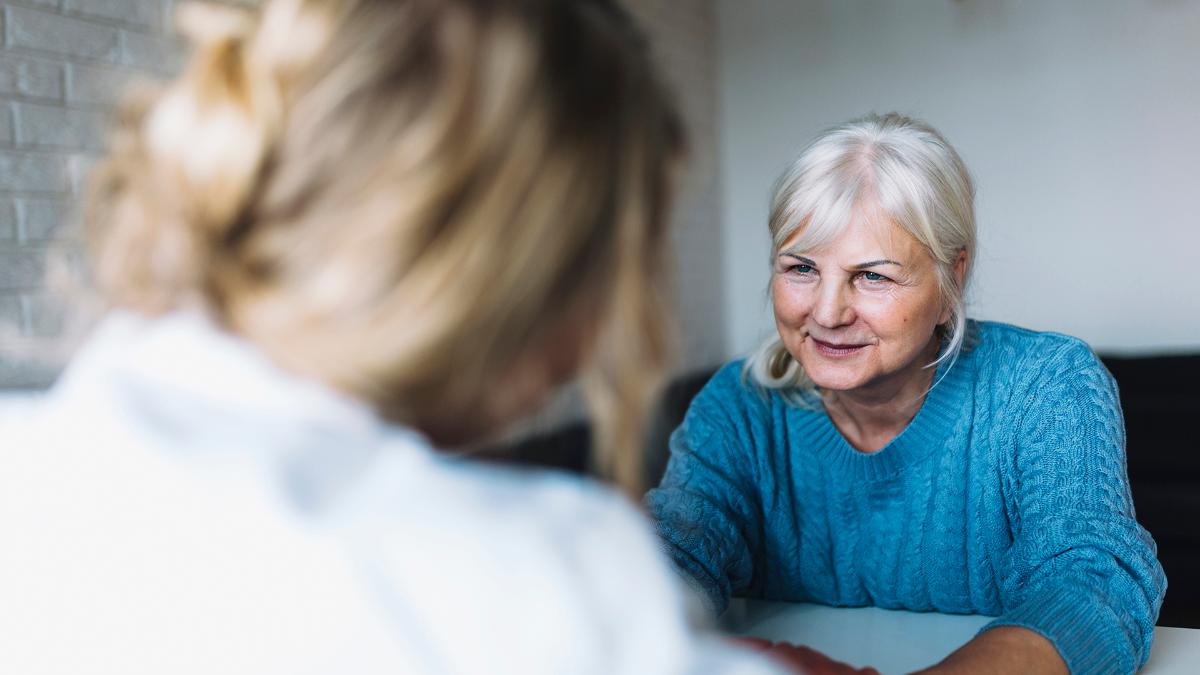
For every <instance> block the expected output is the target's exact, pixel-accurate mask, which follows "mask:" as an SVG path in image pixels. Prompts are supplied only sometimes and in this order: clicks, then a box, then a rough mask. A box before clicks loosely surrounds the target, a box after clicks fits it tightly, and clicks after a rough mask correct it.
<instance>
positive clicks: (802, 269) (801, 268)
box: [791, 264, 813, 274]
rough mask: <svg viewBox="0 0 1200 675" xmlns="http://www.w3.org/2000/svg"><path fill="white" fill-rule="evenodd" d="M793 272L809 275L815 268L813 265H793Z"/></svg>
mask: <svg viewBox="0 0 1200 675" xmlns="http://www.w3.org/2000/svg"><path fill="white" fill-rule="evenodd" d="M791 270H792V271H793V272H798V273H800V274H808V273H810V272H812V271H813V268H812V265H805V264H799V265H792V267H791Z"/></svg>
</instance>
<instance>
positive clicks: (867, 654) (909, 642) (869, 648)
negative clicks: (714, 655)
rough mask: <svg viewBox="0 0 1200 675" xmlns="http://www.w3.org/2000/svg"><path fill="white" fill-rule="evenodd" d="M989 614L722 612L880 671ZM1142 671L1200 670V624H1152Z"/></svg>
mask: <svg viewBox="0 0 1200 675" xmlns="http://www.w3.org/2000/svg"><path fill="white" fill-rule="evenodd" d="M990 620H991V618H990V617H986V616H964V615H955V614H931V613H920V612H898V611H892V610H886V609H877V608H874V607H864V608H838V607H825V606H823V605H807V604H791V603H784V602H765V601H761V600H734V601H733V604H731V605H730V608H729V611H728V613H726V615H725V616H724V617H723V621H724V622H725V624H726V627H727V628H728V629H729V630H730V631H732V632H733V633H735V634H737V635H748V636H754V637H761V638H766V639H768V640H786V641H788V642H792V643H795V644H803V645H808V646H809V647H812V648H813V649H816V650H818V651H821V652H824V653H825V654H827V655H829V656H831V657H833V658H835V659H837V660H838V661H845V662H846V663H849V664H851V665H854V666H859V667H861V666H873V667H874V668H876V669H877V670H878V671H879V672H880V673H883V675H891V674H892V673H909V672H912V671H914V670H918V669H920V668H925V667H927V666H931V665H933V664H934V663H937V662H938V661H940V660H942V659H943V658H944V657H945V656H946V655H948V654H949V653H950V652H952V651H954V650H955V649H958V648H959V647H961V646H962V645H963V644H965V643H966V642H967V641H968V640H970V639H971V638H972V637H974V636H975V634H976V633H977V632H978V631H979V629H980V628H982V627H983V626H984V625H985V624H987V622H988V621H990ZM1141 672H1142V673H1149V674H1151V675H1185V674H1186V675H1196V674H1197V673H1200V630H1195V629H1191V628H1163V627H1158V628H1155V629H1154V647H1153V649H1152V650H1151V652H1150V661H1149V662H1148V663H1146V667H1145V668H1143V669H1142V671H1141Z"/></svg>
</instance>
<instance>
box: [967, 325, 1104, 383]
mask: <svg viewBox="0 0 1200 675" xmlns="http://www.w3.org/2000/svg"><path fill="white" fill-rule="evenodd" d="M966 351H967V353H968V354H972V355H974V357H975V358H981V359H987V360H999V361H1003V362H1005V363H1006V364H1007V365H1008V366H1016V367H1017V371H1022V370H1030V369H1032V370H1037V371H1043V370H1045V369H1046V367H1047V366H1053V365H1056V364H1060V363H1070V364H1072V365H1075V366H1078V365H1082V364H1094V365H1095V366H1096V367H1098V368H1103V366H1102V365H1101V363H1100V359H1099V358H1098V357H1097V356H1096V354H1095V352H1094V351H1092V348H1091V346H1090V345H1089V344H1088V343H1087V342H1086V341H1084V340H1082V339H1080V338H1077V337H1075V336H1072V335H1067V334H1065V333H1059V332H1055V331H1039V330H1033V329H1030V328H1024V327H1021V326H1016V325H1013V324H1009V323H1002V322H999V321H975V320H972V321H971V322H969V325H968V337H967V340H966Z"/></svg>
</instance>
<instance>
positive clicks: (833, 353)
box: [808, 335, 867, 359]
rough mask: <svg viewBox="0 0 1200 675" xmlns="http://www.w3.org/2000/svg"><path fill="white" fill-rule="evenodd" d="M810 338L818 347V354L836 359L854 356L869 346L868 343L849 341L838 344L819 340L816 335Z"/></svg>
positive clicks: (814, 345) (815, 346)
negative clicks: (861, 343) (859, 343)
mask: <svg viewBox="0 0 1200 675" xmlns="http://www.w3.org/2000/svg"><path fill="white" fill-rule="evenodd" d="M808 339H809V340H812V343H813V347H814V348H816V350H817V353H818V354H820V355H822V356H827V357H829V358H834V359H839V358H846V357H848V356H853V355H855V354H857V353H859V352H860V351H862V350H863V348H864V347H866V346H867V345H856V344H849V343H845V344H836V343H833V342H825V341H823V340H818V339H816V338H815V337H812V336H811V335H810V336H809V337H808Z"/></svg>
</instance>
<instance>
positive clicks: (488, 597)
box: [370, 458, 688, 672]
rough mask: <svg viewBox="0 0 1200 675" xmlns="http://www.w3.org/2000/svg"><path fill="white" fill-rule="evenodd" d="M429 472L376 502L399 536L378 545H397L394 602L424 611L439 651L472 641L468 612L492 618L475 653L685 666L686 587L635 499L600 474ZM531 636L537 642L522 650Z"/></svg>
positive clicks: (438, 466)
mask: <svg viewBox="0 0 1200 675" xmlns="http://www.w3.org/2000/svg"><path fill="white" fill-rule="evenodd" d="M410 470H411V467H410ZM419 474H420V475H419V476H416V480H411V479H412V478H413V476H412V475H411V474H410V475H409V476H408V477H407V478H408V479H409V480H405V482H406V484H407V485H409V486H410V489H409V490H408V492H407V494H406V495H403V496H401V497H397V496H394V495H393V496H392V497H388V496H387V495H382V494H381V495H380V498H379V499H380V501H379V502H376V504H379V503H380V502H383V503H385V504H387V505H386V506H384V507H383V508H382V509H380V508H378V507H377V508H376V509H372V510H386V511H389V512H390V513H389V514H388V515H389V517H388V518H386V519H383V520H380V521H378V522H379V523H380V525H381V528H380V530H377V531H373V532H372V533H371V534H370V537H371V538H373V539H375V540H376V541H377V542H387V543H386V544H381V545H377V546H374V547H372V548H373V550H377V551H385V552H386V551H389V550H390V551H392V552H393V553H392V554H387V553H385V555H386V557H387V558H388V560H387V563H388V564H386V565H374V564H373V565H370V567H373V568H374V569H377V570H386V572H385V574H386V577H387V578H386V579H385V580H383V583H384V585H385V586H388V587H390V588H391V593H389V594H388V597H394V598H395V599H396V600H397V601H398V602H399V603H401V604H402V605H403V606H404V608H402V611H408V612H411V611H416V612H417V613H418V614H420V615H421V617H420V618H421V621H422V622H423V623H424V624H425V627H424V631H425V637H426V639H427V640H429V641H430V643H432V644H433V645H436V646H435V647H434V649H436V650H440V649H443V648H444V649H445V650H446V651H447V652H450V651H453V650H454V649H455V648H456V647H457V646H461V640H462V639H463V636H464V631H463V626H462V625H461V623H460V622H459V621H458V620H459V619H461V618H462V617H464V616H466V615H467V614H469V615H470V616H471V617H472V621H474V622H477V623H478V625H481V626H486V627H487V630H486V631H485V632H486V636H487V638H486V639H485V640H483V642H484V644H472V646H471V647H472V649H473V650H479V651H480V652H481V653H482V654H485V655H486V656H487V658H494V659H501V660H504V661H508V662H515V661H520V660H522V659H524V658H526V657H527V656H528V657H530V658H533V657H534V656H536V657H537V658H536V660H531V661H530V662H528V663H525V664H523V667H524V668H527V669H526V670H524V671H523V672H546V667H545V664H559V666H561V668H560V669H559V670H560V671H561V672H571V671H573V670H574V669H575V667H576V666H580V667H581V666H583V665H584V664H587V663H593V664H595V663H606V664H609V665H610V666H612V667H611V669H608V670H610V671H611V672H630V671H629V670H628V668H626V665H628V664H629V663H631V662H633V661H635V660H648V661H649V662H652V663H651V665H652V666H654V668H655V669H656V672H678V671H679V670H680V662H681V661H682V660H685V659H686V654H685V651H686V650H685V649H684V647H683V645H684V644H685V643H686V642H687V640H688V633H687V625H686V621H685V617H684V614H683V606H684V603H683V596H682V593H681V589H680V588H679V587H678V585H677V584H676V582H675V580H674V577H673V576H672V575H671V573H670V571H669V568H668V567H667V565H666V562H665V559H663V558H662V556H661V553H660V551H659V546H658V544H657V542H656V540H655V539H654V537H653V534H652V532H651V530H650V527H649V525H648V524H647V523H646V522H645V521H644V519H643V517H642V516H641V515H640V514H639V512H638V511H637V510H636V508H635V507H634V505H633V504H632V503H631V502H629V501H628V500H626V499H625V498H624V497H622V496H621V495H620V494H618V493H617V492H615V491H613V490H611V489H610V488H608V487H606V486H603V485H601V484H599V483H595V482H593V481H590V480H587V479H582V478H578V477H573V476H568V475H565V474H558V473H552V472H547V471H541V470H527V469H519V468H513V467H507V466H500V465H491V464H482V463H479V462H476V461H470V460H454V459H441V458H435V460H434V461H433V462H432V463H431V464H429V465H427V466H426V467H425V468H424V469H423V470H422V471H420V472H419ZM376 562H378V561H376ZM439 579H449V580H452V581H451V583H437V580H439ZM633 599H636V604H637V607H638V608H640V609H635V608H634V607H633V606H632V605H631V604H630V602H633V601H634V600H633ZM448 608H458V609H450V610H449V613H447V609H448ZM441 619H447V620H441ZM531 635H535V636H538V642H539V644H540V645H541V646H540V647H539V648H538V649H528V648H526V647H528V645H525V646H524V647H521V648H516V647H514V645H523V643H524V642H525V641H526V640H527V639H528V636H531ZM471 639H472V640H477V641H478V640H480V639H482V638H481V636H480V635H476V634H474V633H472V634H471ZM652 642H656V643H657V647H656V646H655V645H654V644H651V643H652ZM618 664H620V665H618ZM510 670H511V671H512V672H518V671H521V670H522V669H521V668H510V669H505V670H504V672H509V671H510ZM481 672H482V671H481Z"/></svg>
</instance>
